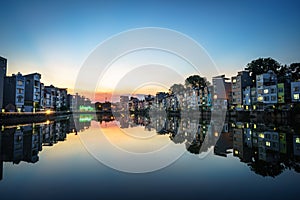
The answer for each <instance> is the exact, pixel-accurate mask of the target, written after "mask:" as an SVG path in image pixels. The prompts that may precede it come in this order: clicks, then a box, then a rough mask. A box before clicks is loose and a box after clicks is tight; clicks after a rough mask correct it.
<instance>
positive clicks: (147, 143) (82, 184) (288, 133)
mask: <svg viewBox="0 0 300 200" xmlns="http://www.w3.org/2000/svg"><path fill="white" fill-rule="evenodd" d="M0 144H1V152H0V155H1V157H0V195H1V199H24V198H25V199H40V198H41V199H57V198H68V199H83V198H85V199H86V198H88V199H90V198H92V199H100V198H105V199H107V198H109V199H121V198H123V199H124V198H126V199H163V198H172V199H183V198H185V199H196V198H197V199H201V198H203V199H207V198H213V199H216V198H222V199H229V198H230V199H256V198H259V199H260V198H272V199H283V198H289V199H298V198H299V197H298V196H297V195H298V188H299V183H300V173H299V172H300V129H299V127H298V126H297V125H293V124H289V123H288V122H287V123H280V124H278V123H277V124H266V123H262V122H255V121H251V120H249V121H248V122H239V121H236V120H234V119H226V120H225V121H224V123H218V122H215V121H213V120H197V119H196V120H195V119H193V118H182V117H181V118H179V117H176V116H165V117H161V116H159V117H157V118H153V117H152V118H149V117H148V118H147V117H144V116H135V115H120V116H118V117H114V116H111V115H107V116H94V115H88V114H85V115H76V116H75V115H74V116H72V115H70V116H66V117H60V118H57V119H56V120H52V121H49V120H48V121H45V122H41V123H30V124H17V125H10V126H5V125H3V126H2V127H1V136H0Z"/></svg>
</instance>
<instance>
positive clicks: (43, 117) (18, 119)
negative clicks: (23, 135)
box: [0, 112, 72, 125]
mask: <svg viewBox="0 0 300 200" xmlns="http://www.w3.org/2000/svg"><path fill="white" fill-rule="evenodd" d="M71 114H72V112H50V113H49V112H36V113H31V112H22V113H18V112H6V113H0V125H11V124H19V123H38V122H43V121H47V120H53V119H56V118H58V117H64V116H67V115H71Z"/></svg>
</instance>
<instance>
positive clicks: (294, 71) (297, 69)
mask: <svg viewBox="0 0 300 200" xmlns="http://www.w3.org/2000/svg"><path fill="white" fill-rule="evenodd" d="M289 70H290V73H291V76H292V80H293V81H298V80H300V63H292V64H290V67H289Z"/></svg>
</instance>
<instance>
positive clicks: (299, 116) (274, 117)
mask: <svg viewBox="0 0 300 200" xmlns="http://www.w3.org/2000/svg"><path fill="white" fill-rule="evenodd" d="M73 114H78V115H79V114H92V115H94V114H97V115H99V114H100V115H101V114H102V115H105V114H107V115H111V114H114V113H113V112H70V111H64V112H51V113H46V112H35V113H17V112H6V113H0V125H11V124H18V123H38V122H43V121H47V120H54V119H56V118H59V117H66V116H70V115H73ZM134 114H137V115H141V114H142V113H134ZM184 114H186V112H183V113H181V112H168V113H167V115H166V116H167V117H181V116H182V115H184ZM189 114H192V113H190V112H189ZM195 114H200V115H201V114H202V117H201V118H203V119H209V118H210V117H209V116H210V115H211V114H212V113H211V112H208V111H204V112H203V113H201V112H200V111H199V112H195ZM203 115H204V116H203ZM145 116H146V115H145ZM184 116H186V115H184ZM226 118H227V119H229V120H236V121H256V122H275V123H286V122H289V123H293V122H296V121H300V113H293V112H291V111H277V112H266V111H227V113H226Z"/></svg>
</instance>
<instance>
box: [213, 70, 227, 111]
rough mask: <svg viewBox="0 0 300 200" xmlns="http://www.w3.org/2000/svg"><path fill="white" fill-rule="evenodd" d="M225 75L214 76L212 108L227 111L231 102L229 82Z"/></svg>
mask: <svg viewBox="0 0 300 200" xmlns="http://www.w3.org/2000/svg"><path fill="white" fill-rule="evenodd" d="M228 80H229V78H226V77H225V75H220V76H215V77H213V78H212V82H213V106H214V107H215V108H217V109H218V108H219V109H227V107H228V105H229V102H230V101H231V82H228Z"/></svg>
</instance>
